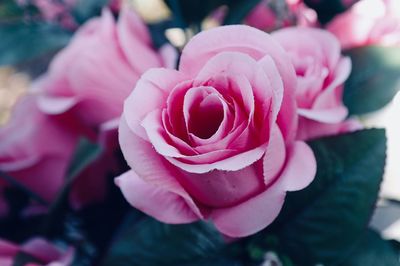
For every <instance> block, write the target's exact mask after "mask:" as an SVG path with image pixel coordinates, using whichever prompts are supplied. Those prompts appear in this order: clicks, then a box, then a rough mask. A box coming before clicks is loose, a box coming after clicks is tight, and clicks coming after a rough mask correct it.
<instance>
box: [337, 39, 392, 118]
mask: <svg viewBox="0 0 400 266" xmlns="http://www.w3.org/2000/svg"><path fill="white" fill-rule="evenodd" d="M346 54H348V55H349V56H350V58H351V60H352V64H353V70H352V72H351V75H350V77H349V78H348V80H347V82H346V84H345V89H344V95H343V100H344V103H345V105H346V106H347V108H348V109H349V114H350V115H354V114H355V115H358V114H364V113H368V112H372V111H376V110H378V109H380V108H382V107H383V106H385V105H386V104H387V103H389V102H390V101H391V100H392V99H393V97H394V96H395V95H396V93H397V92H398V90H399V89H400V48H399V47H379V46H365V47H359V48H354V49H351V50H349V51H347V53H346Z"/></svg>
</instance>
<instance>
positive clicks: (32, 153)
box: [0, 96, 78, 213]
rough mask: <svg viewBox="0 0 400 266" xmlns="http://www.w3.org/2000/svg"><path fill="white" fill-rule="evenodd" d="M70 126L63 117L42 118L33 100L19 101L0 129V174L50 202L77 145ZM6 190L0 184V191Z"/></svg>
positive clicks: (28, 98) (76, 139) (0, 182)
mask: <svg viewBox="0 0 400 266" xmlns="http://www.w3.org/2000/svg"><path fill="white" fill-rule="evenodd" d="M71 123H73V122H72V121H71V120H70V119H68V117H65V116H58V117H51V116H48V115H46V114H43V113H42V112H41V111H40V110H39V109H38V108H37V106H36V99H35V97H32V96H27V97H25V98H23V99H22V100H21V101H20V102H19V103H18V104H17V106H16V108H15V110H14V113H13V116H12V117H11V120H10V122H9V123H8V124H7V125H6V126H4V127H2V128H0V140H1V141H0V169H1V171H4V172H6V173H8V174H9V175H11V176H12V177H13V178H15V179H16V180H18V181H19V182H20V183H22V184H23V185H25V186H26V187H27V188H29V189H30V190H32V191H33V192H35V193H36V194H38V195H39V196H41V197H42V198H44V199H45V200H47V201H52V200H53V199H54V198H55V196H56V195H57V192H58V190H59V188H60V187H61V185H62V184H63V183H64V180H65V173H66V171H67V167H68V164H69V162H70V160H71V157H72V153H73V151H74V149H75V146H76V143H77V141H78V135H77V134H76V132H73V131H71V130H70V128H73V127H75V125H71ZM70 126H71V127H70ZM8 186H9V184H7V183H6V182H5V181H3V180H1V181H0V188H1V189H4V188H5V187H8ZM3 205H5V204H3ZM3 213H4V212H3Z"/></svg>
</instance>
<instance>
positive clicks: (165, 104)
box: [116, 25, 336, 237]
mask: <svg viewBox="0 0 400 266" xmlns="http://www.w3.org/2000/svg"><path fill="white" fill-rule="evenodd" d="M332 45H333V46H334V44H332ZM334 60H336V59H335V57H331V58H329V60H328V61H329V62H328V63H329V64H331V62H330V61H334ZM296 83H297V80H296V72H295V68H294V66H293V64H292V62H291V59H290V56H289V54H287V53H286V52H285V50H284V49H283V48H282V47H281V46H280V45H279V44H278V42H276V41H275V40H274V39H273V37H271V36H270V35H268V34H267V33H264V32H262V31H259V30H256V29H254V28H251V27H248V26H239V25H236V26H224V27H218V28H214V29H211V30H207V31H204V32H201V33H199V34H198V35H196V36H195V37H193V38H192V39H191V40H190V41H189V43H188V44H187V45H186V47H185V48H184V49H183V52H182V56H181V58H180V65H179V69H178V70H167V69H162V68H156V69H151V70H148V71H147V72H146V73H144V75H143V76H142V77H141V78H140V80H139V81H138V82H137V84H136V86H135V88H134V89H133V92H132V93H131V94H130V95H129V96H128V98H127V100H126V101H125V103H124V110H123V114H122V117H121V120H120V125H119V142H120V146H121V149H122V152H123V154H124V157H125V159H126V161H127V163H128V165H129V166H130V167H131V170H130V171H128V172H126V173H125V174H123V175H122V176H120V177H118V178H117V179H116V184H117V185H118V186H119V187H120V189H121V191H122V193H123V195H124V197H125V198H126V199H127V201H128V202H129V203H130V204H131V205H132V206H134V207H136V208H138V209H140V210H142V211H143V212H145V213H146V214H148V215H151V216H153V217H155V218H156V219H158V220H160V221H163V222H167V223H188V222H192V221H196V220H199V219H209V220H211V221H212V222H213V223H214V224H215V226H216V228H217V229H218V230H219V231H220V232H222V233H223V234H225V235H227V236H230V237H244V236H247V235H250V234H254V233H256V232H258V231H260V230H262V229H263V228H265V227H266V226H268V225H269V224H270V223H272V221H273V220H274V219H275V218H276V217H277V216H278V214H279V212H280V210H281V208H282V206H283V203H284V199H285V195H286V192H287V191H292V190H298V189H302V188H304V187H306V186H307V185H308V184H309V183H310V182H311V181H312V180H313V178H314V176H315V169H316V162H315V158H314V155H313V153H312V151H311V149H310V148H309V147H308V146H307V144H305V143H304V142H299V141H296V140H295V136H296V134H297V124H298V113H297V107H296V95H295V90H296Z"/></svg>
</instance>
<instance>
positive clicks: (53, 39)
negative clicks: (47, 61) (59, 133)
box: [0, 22, 71, 65]
mask: <svg viewBox="0 0 400 266" xmlns="http://www.w3.org/2000/svg"><path fill="white" fill-rule="evenodd" d="M0 36H1V42H0V65H14V64H17V63H21V62H23V61H26V60H31V59H34V58H36V57H39V56H41V55H43V54H46V53H48V52H51V51H56V50H58V49H60V48H62V47H64V46H65V45H66V44H67V43H68V41H69V39H70V37H71V33H69V32H67V31H65V30H63V29H61V28H60V27H58V26H56V25H52V24H46V23H33V22H32V23H23V22H17V23H12V24H0Z"/></svg>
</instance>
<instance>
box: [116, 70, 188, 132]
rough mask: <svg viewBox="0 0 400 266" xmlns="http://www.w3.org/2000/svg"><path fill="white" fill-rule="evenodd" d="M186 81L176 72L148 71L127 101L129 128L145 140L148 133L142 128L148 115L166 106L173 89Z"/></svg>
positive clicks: (126, 111)
mask: <svg viewBox="0 0 400 266" xmlns="http://www.w3.org/2000/svg"><path fill="white" fill-rule="evenodd" d="M184 79H185V76H184V75H183V74H182V73H180V72H178V71H175V70H170V69H163V68H153V69H150V70H148V71H147V72H146V73H144V74H143V76H142V77H141V78H140V80H139V81H138V82H137V84H136V88H135V89H134V90H133V92H132V93H131V94H130V95H129V97H128V98H127V99H126V100H125V104H124V115H125V116H126V121H128V126H129V128H130V129H131V130H132V131H133V132H135V133H136V134H137V135H138V136H140V137H142V138H143V139H147V135H146V132H145V130H144V128H143V127H142V126H141V123H142V121H143V119H144V118H145V117H146V115H147V114H148V113H150V112H152V111H154V110H156V109H159V108H162V107H164V106H165V105H166V101H167V97H168V95H169V93H170V92H171V91H172V89H173V88H174V87H175V86H176V85H177V84H178V83H180V82H182V81H183V80H184Z"/></svg>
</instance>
